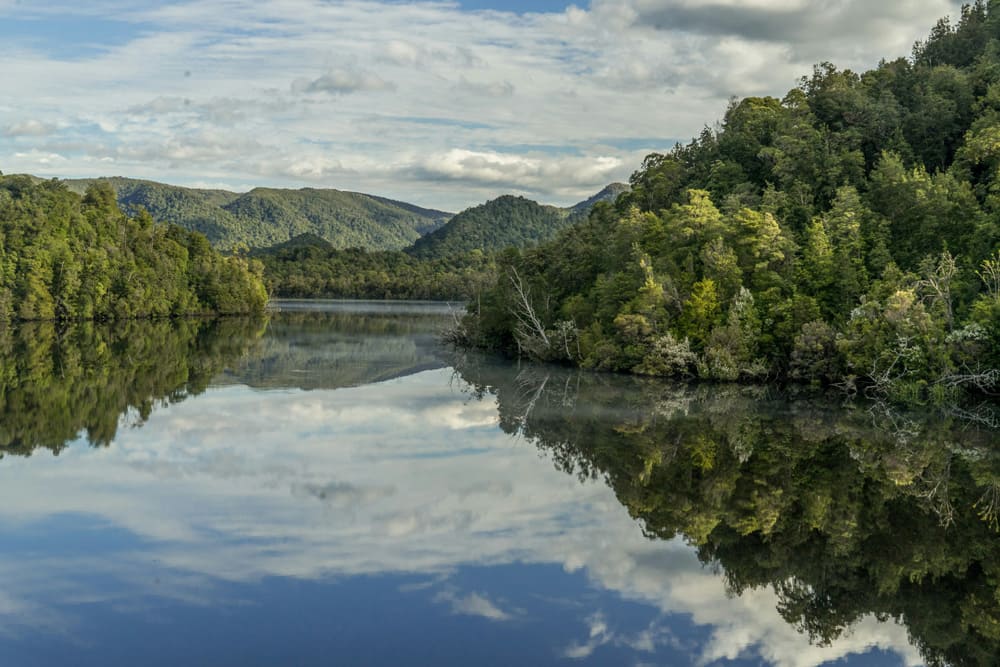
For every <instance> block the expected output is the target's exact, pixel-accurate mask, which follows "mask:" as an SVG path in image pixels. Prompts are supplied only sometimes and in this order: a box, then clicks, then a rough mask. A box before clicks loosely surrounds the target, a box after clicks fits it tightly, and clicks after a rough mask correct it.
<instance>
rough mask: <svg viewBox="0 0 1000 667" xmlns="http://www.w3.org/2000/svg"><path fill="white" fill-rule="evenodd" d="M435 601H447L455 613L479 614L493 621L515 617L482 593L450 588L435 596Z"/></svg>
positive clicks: (465, 614)
mask: <svg viewBox="0 0 1000 667" xmlns="http://www.w3.org/2000/svg"><path fill="white" fill-rule="evenodd" d="M434 601H435V602H444V603H447V604H448V605H449V606H450V607H451V612H452V613H453V614H462V615H464V616H479V617H480V618H485V619H489V620H491V621H509V620H511V619H512V618H514V616H513V614H511V613H509V612H506V611H504V610H502V609H501V608H500V607H498V606H497V605H496V604H495V603H494V602H493V601H492V600H490V599H489V597H487V596H486V595H485V594H481V593H469V594H468V595H461V594H460V593H458V592H457V591H455V590H454V589H450V588H449V589H445V590H443V591H441V592H440V593H438V594H437V595H436V596H434Z"/></svg>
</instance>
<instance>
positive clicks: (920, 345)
mask: <svg viewBox="0 0 1000 667" xmlns="http://www.w3.org/2000/svg"><path fill="white" fill-rule="evenodd" d="M998 127H1000V5H997V4H996V3H988V4H987V3H986V2H982V1H979V2H976V3H974V4H972V5H968V6H966V7H964V8H963V9H962V13H961V17H960V19H959V20H958V21H957V22H956V23H955V24H952V23H949V21H948V20H947V19H942V20H941V21H939V22H938V24H937V25H936V26H935V27H934V29H933V31H932V32H931V34H930V36H929V37H928V39H927V40H926V41H924V42H919V43H917V44H916V45H915V46H914V49H913V53H912V56H911V57H910V58H908V59H906V58H900V59H897V60H893V61H883V62H882V63H880V64H879V66H878V67H877V68H875V69H873V70H870V71H867V72H863V73H855V72H852V71H849V70H838V69H837V68H836V67H835V66H833V65H832V64H829V63H823V64H821V65H818V66H817V67H815V69H814V71H813V73H812V76H809V77H803V78H802V79H801V81H800V83H799V85H798V86H797V87H795V88H793V89H792V90H790V91H789V92H788V94H787V95H785V97H784V98H782V99H777V98H773V97H749V98H746V99H742V100H735V99H734V100H733V101H732V102H731V103H730V106H729V108H728V110H727V112H726V114H725V117H724V119H723V120H722V122H721V123H719V124H718V125H717V126H716V127H714V128H709V127H706V128H705V130H704V131H703V132H702V133H701V135H700V136H699V137H697V138H696V139H694V140H693V141H691V142H690V143H689V144H687V145H684V146H682V145H680V144H678V145H677V146H676V147H675V149H674V150H673V151H671V152H670V153H668V154H653V155H650V156H648V157H647V158H646V159H645V161H644V163H643V165H642V167H641V168H640V169H639V170H638V171H636V172H635V173H634V174H633V176H632V178H631V179H630V185H631V190H630V192H628V193H625V194H622V195H621V196H620V197H618V199H617V201H616V202H615V203H614V204H612V205H609V204H599V205H597V206H596V207H595V208H594V210H593V211H592V213H591V215H590V216H589V217H588V218H587V219H586V220H585V221H584V222H582V223H581V224H579V225H577V226H574V227H572V228H569V229H567V230H564V231H563V232H561V233H560V234H559V236H557V237H556V238H555V239H554V240H552V241H550V242H546V243H543V244H541V245H539V246H538V247H535V248H528V249H508V250H506V251H504V252H503V253H501V254H500V255H499V256H498V257H497V261H496V276H497V279H496V282H495V284H494V285H493V286H492V287H490V288H488V289H486V290H484V291H483V292H482V294H480V295H479V297H478V298H476V299H474V300H473V301H472V302H471V303H470V305H469V308H468V313H467V314H466V315H465V317H464V318H463V319H462V321H461V322H460V323H459V325H458V326H457V327H456V328H455V329H454V330H453V331H452V332H451V333H450V335H449V338H450V340H451V342H453V343H456V344H458V345H467V346H473V347H478V348H484V349H490V350H496V351H501V352H504V353H507V354H511V355H517V356H524V357H529V358H533V359H537V360H541V361H552V362H560V363H566V364H570V365H578V366H581V367H584V368H593V369H598V370H608V371H617V372H627V373H634V374H640V375H656V376H669V377H678V378H692V379H702V380H713V381H767V380H782V381H798V382H804V383H811V384H816V385H824V386H831V385H832V386H839V387H840V388H842V389H844V390H845V391H846V392H847V393H856V392H864V393H866V394H867V395H869V396H878V397H885V398H889V399H892V400H902V401H907V402H924V401H932V402H946V401H951V400H955V399H956V398H958V397H960V396H963V395H965V394H966V393H968V392H972V393H980V394H982V393H985V394H992V393H995V391H996V390H997V389H998V388H1000V250H998V248H1000V132H998V129H997V128H998Z"/></svg>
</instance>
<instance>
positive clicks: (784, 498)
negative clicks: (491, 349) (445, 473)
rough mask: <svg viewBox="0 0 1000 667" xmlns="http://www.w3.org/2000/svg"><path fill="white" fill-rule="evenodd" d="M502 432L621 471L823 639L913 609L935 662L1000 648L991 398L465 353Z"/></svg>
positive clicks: (579, 461) (908, 616)
mask: <svg viewBox="0 0 1000 667" xmlns="http://www.w3.org/2000/svg"><path fill="white" fill-rule="evenodd" d="M455 367H456V373H457V374H458V375H459V376H461V378H462V379H463V380H464V381H465V382H467V383H468V384H469V387H470V388H469V391H470V392H471V393H472V394H473V395H474V396H476V397H479V398H483V397H485V396H486V395H487V394H495V396H496V400H497V405H498V409H499V412H500V424H501V427H502V428H503V429H504V430H505V431H507V432H508V433H512V434H518V435H520V436H521V437H523V438H525V439H526V440H529V441H531V442H533V443H534V444H535V445H536V446H537V447H538V448H539V449H540V450H541V451H543V452H545V453H546V454H547V455H548V456H549V457H550V458H551V459H552V461H553V462H554V463H555V465H556V467H557V468H559V469H560V470H563V471H565V472H567V473H570V474H574V475H576V476H578V477H579V478H581V480H583V479H588V478H600V479H604V480H605V481H606V482H607V483H608V484H609V485H610V486H611V487H612V489H613V490H614V492H615V494H616V495H617V497H618V499H619V500H620V501H621V502H622V503H623V504H624V505H625V506H626V507H627V508H628V510H629V512H630V514H631V515H632V516H633V517H634V518H636V519H637V520H639V521H640V522H641V523H642V526H643V530H644V531H645V533H646V535H647V536H649V537H650V538H653V539H664V540H665V539H670V538H673V537H675V536H677V535H682V536H683V537H684V538H685V539H686V540H687V541H688V542H689V543H691V544H692V545H694V546H695V547H697V549H698V554H699V558H700V559H701V560H702V561H703V562H704V563H706V564H713V565H720V566H721V567H722V568H723V569H724V571H725V577H726V581H727V585H728V588H729V590H730V591H731V592H732V593H733V594H734V595H740V594H741V593H743V592H744V591H747V590H750V589H755V588H759V587H764V586H773V587H774V589H775V590H776V592H777V593H778V597H779V600H780V604H779V608H778V611H779V612H780V613H781V615H782V616H783V617H784V618H785V619H786V620H787V621H788V622H789V623H790V624H792V625H794V626H795V627H796V628H797V629H799V630H800V631H801V632H803V633H807V634H808V635H809V637H810V638H811V640H812V641H814V642H816V643H821V644H824V643H829V642H831V641H832V640H834V639H836V638H837V637H839V636H840V635H842V634H843V633H845V632H848V631H849V629H850V628H851V626H852V624H854V623H856V622H857V621H859V620H860V619H861V618H862V617H864V616H866V615H869V614H875V615H876V616H877V617H879V618H890V617H891V618H896V619H898V620H899V621H900V622H902V623H904V624H905V625H906V627H907V628H908V629H909V632H910V634H911V638H912V640H913V642H914V643H915V645H916V646H917V647H918V648H919V649H920V651H921V653H922V654H923V656H924V659H925V660H926V661H927V663H928V664H931V665H938V664H953V665H992V664H995V662H996V660H997V656H998V655H1000V534H998V516H1000V451H998V450H997V448H996V444H997V442H998V440H1000V439H998V437H997V436H998V431H996V430H995V428H994V427H995V424H996V416H995V413H994V412H993V409H992V408H991V407H990V406H979V407H977V408H974V409H971V410H970V409H965V410H958V409H956V410H952V411H950V412H948V413H940V412H935V411H928V412H926V413H923V414H912V413H901V412H898V411H896V410H894V409H893V408H892V407H890V406H887V405H884V404H878V403H858V402H855V403H850V404H847V405H843V404H841V403H840V402H839V401H837V400H835V399H836V397H833V398H830V397H823V398H817V397H816V396H811V397H808V396H807V397H792V396H789V395H788V393H787V392H785V391H782V390H778V389H774V388H761V387H739V386H732V385H724V386H715V385H713V386H704V385H703V386H699V387H689V386H685V385H677V384H667V383H663V382H658V381H653V380H648V379H642V378H635V377H621V376H614V375H600V374H589V373H581V372H578V371H572V370H568V369H558V368H555V369H554V368H547V367H538V366H526V367H521V368H520V369H518V368H513V367H511V366H509V365H504V364H500V363H496V362H491V361H489V360H487V359H484V358H483V357H476V356H468V357H462V358H459V359H458V360H456V363H455Z"/></svg>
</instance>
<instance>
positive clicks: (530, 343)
mask: <svg viewBox="0 0 1000 667" xmlns="http://www.w3.org/2000/svg"><path fill="white" fill-rule="evenodd" d="M507 277H508V278H509V279H510V284H511V286H512V287H513V288H514V306H513V308H512V314H513V315H514V319H515V320H516V321H517V324H515V326H514V336H515V338H516V339H517V344H518V347H520V348H522V349H526V351H528V352H529V353H532V352H534V353H535V354H537V353H538V349H537V348H538V346H539V343H540V344H541V346H542V348H543V350H544V351H548V350H549V349H551V347H552V344H551V342H550V341H549V336H548V334H547V333H546V332H545V326H544V325H543V324H542V320H541V318H539V317H538V314H537V313H536V312H535V307H534V305H533V304H532V303H531V287H529V286H527V285H525V284H524V280H523V279H522V278H521V274H519V273H518V272H517V269H516V268H515V267H513V266H512V267H510V268H509V269H508V270H507Z"/></svg>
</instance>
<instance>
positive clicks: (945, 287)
mask: <svg viewBox="0 0 1000 667" xmlns="http://www.w3.org/2000/svg"><path fill="white" fill-rule="evenodd" d="M957 273H958V267H957V266H956V265H955V258H954V257H953V256H952V254H951V253H950V252H948V251H947V250H945V251H944V252H942V253H941V257H940V259H939V260H938V263H937V265H936V266H928V267H926V268H925V271H924V278H923V279H922V280H920V281H919V282H918V283H917V287H918V288H920V289H922V290H924V291H925V292H926V293H927V294H926V296H925V298H927V299H930V300H931V301H932V302H934V303H938V304H941V307H942V308H943V309H944V314H945V320H946V321H947V323H948V331H951V330H952V329H954V328H955V315H954V312H953V311H952V306H951V301H952V299H951V283H952V280H953V279H954V278H955V275H956V274H957Z"/></svg>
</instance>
